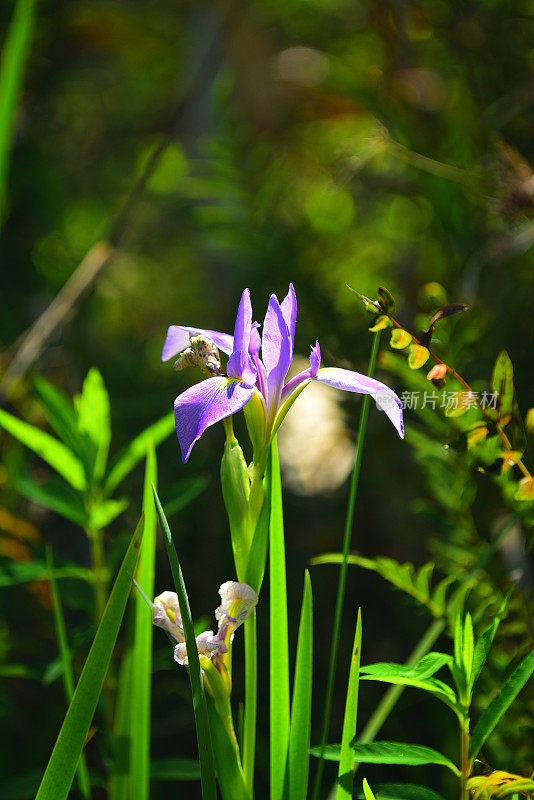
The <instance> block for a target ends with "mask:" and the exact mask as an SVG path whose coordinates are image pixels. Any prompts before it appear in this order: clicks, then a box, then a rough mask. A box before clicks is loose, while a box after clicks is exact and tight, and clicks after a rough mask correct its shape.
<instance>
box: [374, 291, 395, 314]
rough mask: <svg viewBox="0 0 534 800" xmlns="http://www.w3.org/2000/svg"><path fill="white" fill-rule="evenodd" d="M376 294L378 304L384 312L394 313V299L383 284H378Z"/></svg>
mask: <svg viewBox="0 0 534 800" xmlns="http://www.w3.org/2000/svg"><path fill="white" fill-rule="evenodd" d="M377 294H378V302H379V304H380V308H381V309H382V310H383V311H384V312H385V313H386V314H394V313H395V300H394V298H393V295H392V294H391V292H389V291H388V290H387V289H386V288H385V286H379V287H378V289H377Z"/></svg>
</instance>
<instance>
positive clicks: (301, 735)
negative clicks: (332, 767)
mask: <svg viewBox="0 0 534 800" xmlns="http://www.w3.org/2000/svg"><path fill="white" fill-rule="evenodd" d="M312 670H313V611H312V587H311V580H310V574H309V572H308V570H306V574H305V578H304V595H303V598H302V610H301V614H300V625H299V636H298V642H297V658H296V663H295V680H294V682H293V702H292V704H291V730H290V734H289V797H290V800H301V798H303V797H307V794H308V772H309V764H310V728H311V702H312V677H313V676H312Z"/></svg>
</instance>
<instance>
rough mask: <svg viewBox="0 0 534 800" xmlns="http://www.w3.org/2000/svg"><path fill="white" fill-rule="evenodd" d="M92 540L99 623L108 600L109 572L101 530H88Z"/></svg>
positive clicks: (97, 620)
mask: <svg viewBox="0 0 534 800" xmlns="http://www.w3.org/2000/svg"><path fill="white" fill-rule="evenodd" d="M86 533H87V536H88V537H89V541H90V542H91V552H92V560H93V583H94V587H95V604H96V615H95V616H96V623H97V625H98V624H99V622H100V620H101V619H102V614H103V613H104V609H105V608H106V603H107V601H108V588H109V587H108V574H107V569H106V562H105V558H104V541H103V536H102V531H101V530H95V529H92V528H90V529H88V530H87V531H86Z"/></svg>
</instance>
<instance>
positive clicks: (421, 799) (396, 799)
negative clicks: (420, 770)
mask: <svg viewBox="0 0 534 800" xmlns="http://www.w3.org/2000/svg"><path fill="white" fill-rule="evenodd" d="M375 790H376V793H377V797H378V798H379V800H444V798H443V796H442V795H440V794H438V793H437V792H435V791H434V790H433V789H429V788H428V786H419V785H418V784H415V783H377V784H376V785H375ZM355 797H356V798H357V800H362V798H363V799H364V794H363V791H362V792H358V793H357V794H356V795H355Z"/></svg>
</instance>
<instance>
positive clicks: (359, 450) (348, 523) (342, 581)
mask: <svg viewBox="0 0 534 800" xmlns="http://www.w3.org/2000/svg"><path fill="white" fill-rule="evenodd" d="M379 343H380V332H379V331H377V332H376V333H375V335H374V338H373V344H372V347H371V355H370V358H369V368H368V370H367V374H368V375H369V377H370V378H372V377H373V373H374V371H375V365H376V358H377V355H378V346H379ZM369 402H370V397H369V395H364V398H363V401H362V410H361V413H360V424H359V428H358V441H357V444H356V457H355V460H354V469H353V472H352V478H351V482H350V489H349V501H348V505H347V516H346V519H345V533H344V536H343V561H342V562H341V570H340V574H339V582H338V586H337V597H336V611H335V616H334V626H333V630H332V645H331V647H330V663H329V666H328V679H327V683H326V695H325V704H324V711H323V727H322V730H321V745H320V746H321V754H320V757H319V760H318V764H317V772H316V774H315V783H314V787H313V794H312V798H313V800H318V798H319V795H320V793H321V784H322V780H323V772H324V750H325V746H326V739H327V737H328V731H329V728H330V715H331V711H332V698H333V693H334V678H335V674H336V666H337V656H338V649H339V637H340V629H341V615H342V612H343V601H344V599H345V585H346V582H347V566H348V564H347V559H348V554H349V550H350V540H351V534H352V525H353V518H354V508H355V505H356V493H357V490H358V481H359V477H360V468H361V463H362V454H363V443H364V439H365V431H366V429H367V418H368V416H369Z"/></svg>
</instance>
